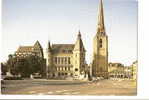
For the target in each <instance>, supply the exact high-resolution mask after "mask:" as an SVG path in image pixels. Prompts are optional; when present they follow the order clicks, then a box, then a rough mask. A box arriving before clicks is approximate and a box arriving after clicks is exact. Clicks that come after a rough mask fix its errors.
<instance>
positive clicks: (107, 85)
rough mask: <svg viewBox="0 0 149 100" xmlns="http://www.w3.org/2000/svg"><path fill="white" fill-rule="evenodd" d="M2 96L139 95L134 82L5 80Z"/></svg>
mask: <svg viewBox="0 0 149 100" xmlns="http://www.w3.org/2000/svg"><path fill="white" fill-rule="evenodd" d="M1 87H2V94H11V95H12V94H26V95H120V96H121V95H124V96H132V95H136V94H137V92H136V91H137V90H136V83H135V81H133V80H100V81H98V82H89V81H77V80H75V81H68V80H46V79H36V80H4V82H3V83H2V86H1Z"/></svg>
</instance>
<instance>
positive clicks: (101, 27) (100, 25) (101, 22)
mask: <svg viewBox="0 0 149 100" xmlns="http://www.w3.org/2000/svg"><path fill="white" fill-rule="evenodd" d="M101 32H102V33H105V26H104V11H103V1H102V0H100V6H99V15H98V29H97V33H101Z"/></svg>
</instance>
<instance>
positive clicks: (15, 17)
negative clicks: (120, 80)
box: [0, 0, 138, 65]
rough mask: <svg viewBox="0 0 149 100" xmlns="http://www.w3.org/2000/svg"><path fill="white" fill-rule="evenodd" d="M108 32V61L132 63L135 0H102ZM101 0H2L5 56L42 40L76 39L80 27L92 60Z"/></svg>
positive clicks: (43, 44)
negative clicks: (23, 46)
mask: <svg viewBox="0 0 149 100" xmlns="http://www.w3.org/2000/svg"><path fill="white" fill-rule="evenodd" d="M103 2H104V14H105V27H106V33H107V35H108V36H109V62H120V63H123V64H125V65H129V64H131V63H132V62H133V61H135V60H136V59H137V17H138V16H137V7H138V4H137V2H136V0H103ZM98 6H99V0H3V1H2V56H1V58H0V59H1V61H5V60H6V59H7V56H8V54H13V53H14V52H15V51H16V50H17V48H18V47H19V46H20V45H33V44H34V43H35V41H36V40H39V42H40V43H41V45H42V46H43V48H44V52H45V50H46V48H47V42H48V40H50V41H51V43H60V44H67V43H75V41H76V38H77V34H78V30H80V31H81V33H82V39H83V42H84V45H85V48H86V50H87V52H86V53H87V56H86V60H87V63H90V62H91V60H92V51H93V50H92V46H93V45H92V44H93V37H94V36H95V34H96V29H97V21H98V20H97V16H98Z"/></svg>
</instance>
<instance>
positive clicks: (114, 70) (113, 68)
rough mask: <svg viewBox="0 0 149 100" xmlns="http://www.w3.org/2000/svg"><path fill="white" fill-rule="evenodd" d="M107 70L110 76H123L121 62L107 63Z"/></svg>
mask: <svg viewBox="0 0 149 100" xmlns="http://www.w3.org/2000/svg"><path fill="white" fill-rule="evenodd" d="M108 72H109V77H111V78H124V75H125V73H124V65H123V64H121V63H109V66H108Z"/></svg>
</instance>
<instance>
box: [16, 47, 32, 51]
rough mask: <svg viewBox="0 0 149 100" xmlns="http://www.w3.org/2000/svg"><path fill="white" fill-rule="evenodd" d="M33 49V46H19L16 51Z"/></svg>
mask: <svg viewBox="0 0 149 100" xmlns="http://www.w3.org/2000/svg"><path fill="white" fill-rule="evenodd" d="M33 50H34V47H33V46H20V47H19V48H18V50H17V51H16V52H32V51H33Z"/></svg>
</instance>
